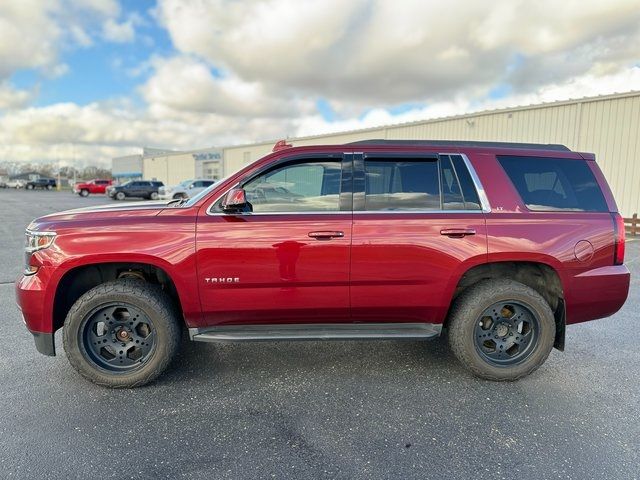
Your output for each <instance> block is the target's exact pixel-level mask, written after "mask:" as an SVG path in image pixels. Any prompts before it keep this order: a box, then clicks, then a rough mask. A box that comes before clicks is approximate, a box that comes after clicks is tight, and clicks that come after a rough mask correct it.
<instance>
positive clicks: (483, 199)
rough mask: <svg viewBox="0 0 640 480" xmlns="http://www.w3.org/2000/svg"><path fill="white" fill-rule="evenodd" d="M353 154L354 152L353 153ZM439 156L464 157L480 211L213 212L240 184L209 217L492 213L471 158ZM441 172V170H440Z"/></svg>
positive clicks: (235, 185)
mask: <svg viewBox="0 0 640 480" xmlns="http://www.w3.org/2000/svg"><path fill="white" fill-rule="evenodd" d="M346 153H348V152H345V153H344V154H346ZM351 153H352V152H351ZM437 155H459V156H461V157H462V161H463V162H464V164H465V166H466V167H467V170H468V171H469V175H471V180H472V181H473V185H474V187H475V188H476V192H477V193H478V198H479V200H480V207H481V209H480V210H472V209H469V210H444V209H440V210H351V211H346V210H341V211H326V212H325V211H321V210H310V211H305V212H240V213H233V214H230V213H224V212H212V211H211V209H212V208H213V206H214V205H215V204H216V203H217V202H218V200H220V199H221V198H222V197H224V196H225V195H226V194H227V193H229V191H230V190H231V189H232V188H237V187H238V186H240V182H238V183H236V184H234V185H233V186H231V187H229V188H228V189H227V190H225V192H224V193H222V194H220V195H218V196H217V197H216V198H215V200H214V201H213V202H211V205H209V207H208V208H207V215H209V216H211V217H217V216H226V215H236V216H237V215H242V216H264V215H272V216H273V215H356V214H361V213H363V214H366V215H372V214H377V215H379V214H385V215H387V214H400V215H407V214H409V215H410V214H467V213H472V214H473V213H475V214H484V213H491V205H490V204H489V199H488V197H487V194H486V192H485V190H484V187H483V186H482V182H481V181H480V178H479V177H478V174H477V173H476V171H475V169H474V168H473V165H471V161H470V160H469V157H467V155H466V154H464V153H460V152H449V153H447V152H442V153H438V154H437ZM438 171H439V170H438Z"/></svg>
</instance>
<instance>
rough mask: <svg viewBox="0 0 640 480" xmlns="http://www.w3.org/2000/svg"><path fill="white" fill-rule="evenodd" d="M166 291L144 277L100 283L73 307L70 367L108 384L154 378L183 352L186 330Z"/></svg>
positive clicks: (67, 332)
mask: <svg viewBox="0 0 640 480" xmlns="http://www.w3.org/2000/svg"><path fill="white" fill-rule="evenodd" d="M176 317H177V315H176V312H175V310H174V308H173V306H172V304H171V302H170V301H169V299H168V298H167V296H166V295H165V294H164V293H163V292H162V290H161V289H160V288H159V287H157V286H155V285H150V284H147V283H144V282H142V281H140V280H129V279H124V280H118V281H115V282H109V283H104V284H102V285H99V286H97V287H95V288H93V289H91V290H89V291H88V292H87V293H85V294H84V295H83V296H81V297H80V298H79V299H78V300H77V301H76V303H75V304H74V305H73V306H72V307H71V309H70V310H69V313H68V315H67V318H66V320H65V323H64V330H63V341H64V349H65V352H66V354H67V358H68V359H69V363H71V366H73V368H75V369H76V370H77V371H78V373H80V374H81V375H82V376H83V377H85V378H86V379H88V380H90V381H92V382H94V383H96V384H98V385H102V386H104V387H111V388H131V387H137V386H141V385H144V384H146V383H148V382H150V381H152V380H154V379H155V378H156V377H157V376H158V375H160V374H161V373H162V372H163V371H164V370H165V369H166V367H167V366H168V365H169V363H170V362H171V360H172V359H173V357H174V356H175V354H176V353H177V351H178V346H179V344H180V339H181V329H180V326H179V324H178V321H177V319H176Z"/></svg>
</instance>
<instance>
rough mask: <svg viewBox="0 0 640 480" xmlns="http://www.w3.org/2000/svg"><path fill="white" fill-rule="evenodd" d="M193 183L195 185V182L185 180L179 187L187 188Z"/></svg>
mask: <svg viewBox="0 0 640 480" xmlns="http://www.w3.org/2000/svg"><path fill="white" fill-rule="evenodd" d="M191 183H193V180H185V181H184V182H180V183H179V184H178V185H180V186H181V187H185V188H187V187H188V186H189V185H191Z"/></svg>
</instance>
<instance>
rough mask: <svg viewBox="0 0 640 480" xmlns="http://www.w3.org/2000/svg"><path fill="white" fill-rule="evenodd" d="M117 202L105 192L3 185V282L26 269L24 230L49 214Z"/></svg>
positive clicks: (0, 222)
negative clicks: (76, 192) (80, 192)
mask: <svg viewBox="0 0 640 480" xmlns="http://www.w3.org/2000/svg"><path fill="white" fill-rule="evenodd" d="M109 202H113V200H110V199H109V198H107V197H106V196H105V195H90V196H88V197H86V198H81V197H80V196H79V195H74V194H73V193H71V192H70V191H62V192H57V191H50V192H49V191H42V190H38V191H32V190H15V189H13V188H0V283H3V282H9V281H13V280H15V278H16V277H17V276H18V274H19V273H20V271H21V270H22V261H23V256H22V255H21V250H22V248H23V247H24V229H25V228H26V226H27V225H29V222H31V220H33V219H34V218H36V217H41V216H43V215H47V214H49V213H54V212H59V211H61V210H69V209H72V208H81V207H88V206H91V205H100V204H104V203H109Z"/></svg>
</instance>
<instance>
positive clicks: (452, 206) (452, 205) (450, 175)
mask: <svg viewBox="0 0 640 480" xmlns="http://www.w3.org/2000/svg"><path fill="white" fill-rule="evenodd" d="M440 176H441V182H442V206H443V208H444V209H445V210H463V209H464V197H463V196H462V191H461V190H460V183H459V182H458V176H457V175H456V171H455V170H454V169H453V165H452V164H451V159H450V158H449V157H448V156H447V155H441V156H440Z"/></svg>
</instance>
